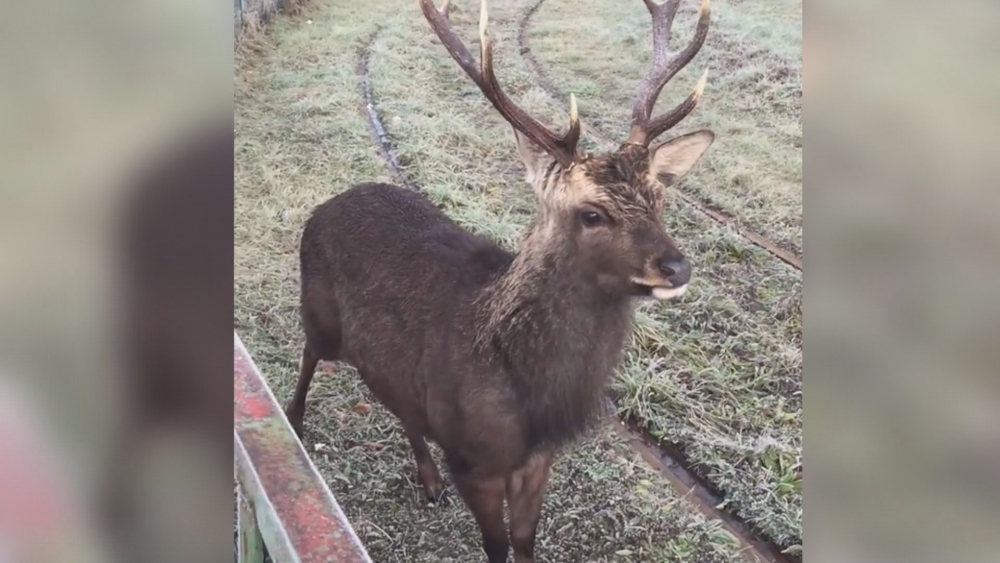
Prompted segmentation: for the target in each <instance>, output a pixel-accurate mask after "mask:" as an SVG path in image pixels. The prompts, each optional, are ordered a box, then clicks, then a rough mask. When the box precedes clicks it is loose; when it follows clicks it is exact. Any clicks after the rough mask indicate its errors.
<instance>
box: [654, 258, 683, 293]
mask: <svg viewBox="0 0 1000 563" xmlns="http://www.w3.org/2000/svg"><path fill="white" fill-rule="evenodd" d="M656 266H657V268H659V270H660V273H662V274H663V275H664V276H665V277H666V278H667V281H669V282H670V285H672V286H673V287H680V286H682V285H684V284H686V283H687V282H689V281H691V264H689V263H688V261H687V260H686V259H684V257H683V256H673V257H669V256H668V257H664V258H661V259H660V260H659V262H657V264H656Z"/></svg>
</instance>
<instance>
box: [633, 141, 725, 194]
mask: <svg viewBox="0 0 1000 563" xmlns="http://www.w3.org/2000/svg"><path fill="white" fill-rule="evenodd" d="M714 140H715V134H714V133H712V132H711V131H707V130H704V129H703V130H701V131H695V132H694V133H688V134H687V135H681V136H680V137H677V138H675V139H670V140H669V141H667V142H666V143H663V144H661V145H659V146H657V147H656V148H655V149H653V151H652V153H653V154H652V157H651V159H650V164H649V173H650V174H651V175H652V176H654V177H655V178H656V179H658V180H659V181H660V182H662V183H663V185H664V186H669V185H671V184H673V183H675V182H677V180H679V179H680V178H681V177H682V176H684V175H685V174H687V173H688V170H691V167H692V166H694V163H695V162H698V159H699V158H701V155H703V154H705V151H706V150H708V147H710V146H712V141H714Z"/></svg>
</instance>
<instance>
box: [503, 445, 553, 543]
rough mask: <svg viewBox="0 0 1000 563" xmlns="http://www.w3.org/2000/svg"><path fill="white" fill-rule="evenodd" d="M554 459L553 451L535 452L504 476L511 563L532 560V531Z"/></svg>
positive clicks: (533, 538)
mask: <svg viewBox="0 0 1000 563" xmlns="http://www.w3.org/2000/svg"><path fill="white" fill-rule="evenodd" d="M553 457H554V453H553V452H541V453H536V454H534V455H532V456H531V457H530V458H528V461H527V462H526V463H525V464H524V465H523V466H522V467H520V468H518V469H516V470H515V471H514V472H512V473H511V474H510V475H508V476H507V509H508V510H509V511H510V540H511V543H512V544H513V545H514V563H534V561H535V529H536V528H537V527H538V519H539V517H540V516H541V513H542V499H543V498H544V496H545V484H546V483H548V481H549V470H550V469H551V468H552V461H553Z"/></svg>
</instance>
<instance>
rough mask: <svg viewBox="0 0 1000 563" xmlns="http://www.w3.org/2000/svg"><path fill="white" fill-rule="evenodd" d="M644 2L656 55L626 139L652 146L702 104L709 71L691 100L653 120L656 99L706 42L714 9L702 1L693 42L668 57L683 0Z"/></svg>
mask: <svg viewBox="0 0 1000 563" xmlns="http://www.w3.org/2000/svg"><path fill="white" fill-rule="evenodd" d="M642 1H643V3H644V4H646V8H647V9H649V13H650V15H651V16H652V17H653V57H652V62H651V64H650V67H649V71H648V72H647V73H646V76H645V77H643V79H642V82H640V83H639V93H638V95H637V96H636V98H635V104H634V105H633V106H632V130H631V131H629V134H628V140H626V141H625V142H626V143H630V144H633V145H642V146H648V145H649V143H650V142H651V141H652V140H653V139H655V138H656V137H657V136H659V135H661V134H663V132H664V131H666V130H667V129H670V128H671V127H673V126H674V125H677V124H678V123H679V122H680V121H681V120H682V119H684V118H685V117H687V115H688V114H689V113H691V111H692V110H693V109H694V108H695V106H696V105H697V104H698V99H699V98H700V97H701V93H702V91H704V89H705V82H706V81H707V80H708V71H707V70H706V71H705V72H704V73H703V74H702V75H701V78H700V79H699V80H698V84H697V85H696V86H695V88H694V91H693V92H691V95H690V96H688V97H687V99H685V100H684V101H683V102H681V103H680V104H678V105H677V107H675V108H674V109H672V110H670V111H668V112H667V113H665V114H663V115H661V116H659V117H657V118H656V119H652V120H651V119H650V117H651V116H652V113H653V106H654V105H656V98H657V97H659V95H660V91H661V90H663V86H664V85H666V83H667V82H669V81H670V79H671V78H673V77H674V75H675V74H677V73H678V72H680V70H681V69H682V68H684V67H685V66H686V65H687V64H688V63H689V62H691V59H693V58H694V56H695V55H696V54H698V50H699V49H701V46H702V45H703V44H704V43H705V37H706V36H707V35H708V20H709V14H710V12H711V10H710V8H709V0H702V1H701V7H700V8H698V27H697V28H696V29H695V32H694V37H693V38H692V39H691V43H689V44H688V46H687V47H685V48H684V49H683V50H682V51H680V52H679V53H676V54H675V55H673V56H672V57H671V56H668V55H669V52H668V51H667V43H669V42H670V27H671V25H673V23H674V16H675V15H677V8H678V6H680V3H681V0H667V1H666V2H664V3H663V4H657V3H656V2H655V1H654V0H642Z"/></svg>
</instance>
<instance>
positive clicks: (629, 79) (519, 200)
mask: <svg viewBox="0 0 1000 563" xmlns="http://www.w3.org/2000/svg"><path fill="white" fill-rule="evenodd" d="M454 3H455V4H456V5H455V6H454V7H453V8H452V19H453V20H454V22H455V26H456V28H457V29H458V31H459V33H460V34H461V35H462V36H463V37H464V38H465V39H466V43H467V44H468V45H469V46H470V47H471V48H472V50H473V52H476V51H477V48H476V46H477V44H478V43H477V40H476V32H475V29H476V20H477V17H478V6H477V2H475V1H474V0H455V2H454ZM490 6H491V10H490V13H491V20H492V24H491V30H492V34H493V37H494V43H495V49H496V55H497V56H496V67H497V74H498V77H499V79H500V81H501V83H502V84H503V85H504V87H505V88H507V89H508V91H509V92H510V93H511V94H512V96H513V97H514V99H515V100H516V101H518V102H519V103H521V104H522V105H523V106H524V107H526V108H527V109H529V110H530V111H532V112H533V113H535V114H536V115H538V116H539V117H541V118H543V119H545V120H547V121H548V122H549V123H551V124H553V126H554V127H560V128H561V127H564V124H565V123H566V119H567V115H566V106H567V102H568V94H569V93H573V94H575V95H576V97H577V99H578V102H579V105H580V110H581V116H582V118H583V119H584V121H585V123H586V124H587V125H589V126H592V128H593V130H596V132H594V134H591V135H588V136H587V138H585V140H584V142H585V147H586V148H588V150H607V149H613V148H614V145H613V144H612V143H609V142H608V141H609V140H610V141H620V140H621V139H623V138H624V136H625V134H626V133H627V119H628V113H629V108H630V104H631V98H630V96H631V95H632V92H634V90H635V86H636V84H637V82H638V80H639V79H640V78H641V76H642V73H643V70H644V68H645V65H646V61H647V57H648V53H649V42H650V41H649V22H648V14H647V12H646V11H645V8H644V7H643V5H642V2H641V1H640V0H635V1H634V2H627V1H622V0H594V1H592V2H588V3H586V8H585V9H584V8H582V6H584V4H582V3H580V2H572V1H570V0H544V2H542V3H541V4H539V2H538V0H506V1H501V0H494V1H493V2H491V4H490ZM684 6H685V7H684V8H682V10H683V12H682V14H681V15H680V16H678V18H677V22H676V23H675V26H674V27H675V29H677V30H678V31H677V32H676V34H675V35H676V37H677V39H678V40H679V41H683V40H684V38H686V37H687V36H688V35H689V34H690V30H691V29H692V28H693V20H692V16H693V12H694V10H695V9H696V3H695V2H694V0H685V2H684ZM712 9H713V24H712V29H711V31H710V34H709V38H708V40H707V42H706V44H705V46H704V48H703V49H702V52H701V54H699V56H698V57H697V58H696V59H695V60H694V62H692V63H691V65H690V66H691V69H690V70H688V71H685V72H684V73H682V74H681V75H680V76H679V77H678V78H677V80H676V81H677V82H678V84H677V85H676V86H674V85H671V86H668V87H667V88H666V89H665V91H664V94H663V100H662V103H661V104H660V105H659V107H660V108H661V109H663V108H668V107H670V106H671V105H672V104H673V103H675V102H676V101H677V100H679V99H681V98H682V97H684V96H685V95H686V94H687V92H688V90H689V88H690V87H691V86H692V85H693V83H694V80H695V79H696V78H697V76H698V75H700V73H701V71H702V70H703V69H705V68H708V70H709V82H708V87H707V88H706V91H705V96H704V98H703V100H702V103H701V105H700V106H699V108H698V109H697V110H696V111H695V113H694V114H692V116H690V117H689V121H686V122H685V123H682V124H681V125H680V126H678V127H677V130H678V131H679V132H684V131H690V130H693V129H694V128H697V127H710V128H712V129H713V130H714V131H715V132H716V135H717V141H716V143H715V145H713V147H712V149H711V150H710V151H709V153H708V155H707V156H706V157H705V158H704V159H702V161H701V162H700V163H699V164H698V165H697V166H696V167H695V169H694V170H693V171H692V173H691V174H690V175H689V176H688V177H687V178H686V179H685V181H684V182H682V185H681V186H679V188H678V189H679V190H680V192H679V193H678V194H676V195H677V196H678V197H673V198H671V203H670V205H669V206H668V210H667V212H666V214H665V217H664V219H665V224H666V226H667V229H668V232H670V233H671V234H672V235H673V236H674V237H675V238H676V239H677V241H678V242H679V244H680V246H681V248H682V249H683V250H684V251H685V253H686V254H687V255H688V256H689V258H690V259H691V261H692V263H693V266H694V281H693V282H692V287H691V291H689V292H688V294H687V295H686V296H684V297H683V298H682V299H680V300H679V301H676V302H671V303H669V304H664V303H647V304H644V305H642V306H641V307H640V309H639V311H638V315H637V322H636V327H635V332H634V336H633V338H632V340H631V343H630V346H629V348H628V350H627V353H626V361H625V363H624V365H623V366H622V367H621V369H620V370H619V372H618V373H617V374H616V377H615V379H614V382H613V392H614V394H615V395H616V403H615V408H616V410H617V412H616V413H615V414H616V415H618V416H621V417H630V418H632V419H633V420H635V421H636V422H637V423H638V424H640V425H641V426H643V427H644V428H646V429H648V431H649V432H650V433H651V434H653V435H654V436H657V437H659V438H662V439H664V440H666V441H669V442H670V443H672V444H675V445H676V446H677V447H678V448H679V449H680V450H681V451H682V452H683V453H684V456H685V457H686V458H687V459H688V460H689V461H690V462H691V463H692V464H693V465H694V469H695V470H696V472H698V473H699V474H700V475H702V476H703V477H705V478H706V479H708V480H709V481H710V482H711V483H712V484H713V485H714V486H715V487H716V488H717V489H718V490H719V491H721V493H722V494H723V496H724V498H725V499H726V502H725V504H726V508H727V509H728V510H730V511H731V512H733V513H734V514H736V515H737V516H739V517H741V518H743V519H744V520H746V521H747V522H749V523H750V524H752V525H753V526H754V527H755V528H757V529H758V530H759V531H760V532H762V533H763V534H765V535H767V536H768V537H770V538H771V539H773V540H774V541H775V542H777V543H778V544H780V545H782V546H784V547H787V548H790V551H791V552H796V551H797V550H798V549H799V546H800V544H801V537H802V535H801V534H802V533H801V522H802V496H801V483H802V482H801V436H802V400H801V363H802V353H801V351H802V348H801V294H802V291H801V287H802V275H801V272H800V271H798V270H797V269H795V268H794V267H792V266H789V265H788V264H786V263H785V262H782V261H781V260H779V259H777V258H776V257H775V256H774V255H772V254H771V253H768V252H767V251H765V250H764V249H762V248H760V247H758V246H755V245H753V244H751V243H750V242H748V241H747V239H746V238H744V237H742V236H740V234H739V232H738V231H746V230H752V231H755V232H757V233H759V234H760V235H762V236H765V237H767V238H768V239H770V240H772V241H774V243H775V244H776V245H777V246H780V247H782V248H784V249H785V250H787V251H788V252H790V253H793V254H797V255H800V254H801V248H802V244H801V241H802V230H801V224H802V223H801V217H802V205H801V154H802V153H801V138H802V130H801V121H800V109H801V56H800V52H801V3H800V2H799V1H796V0H780V1H769V2H766V3H765V2H762V1H760V0H756V1H751V0H727V1H718V2H715V3H713V4H712ZM529 13H530V14H531V17H530V19H528V20H527V22H526V23H525V17H526V15H528V14H529ZM519 36H520V37H519ZM519 39H520V41H519ZM525 47H526V48H527V49H529V50H525V49H524V48H525ZM362 58H367V60H368V65H367V66H368V71H369V73H370V90H371V92H372V95H373V102H374V103H373V106H374V109H375V111H376V112H377V113H378V115H379V117H380V119H381V121H382V123H384V125H385V130H386V133H387V135H388V137H389V140H390V142H391V144H392V146H393V147H394V149H395V151H396V153H397V154H398V160H399V162H400V164H401V165H402V167H403V169H404V170H405V175H406V178H407V181H412V182H413V183H414V184H415V185H417V186H420V187H421V188H422V189H423V190H424V191H425V192H426V193H427V194H428V196H429V197H431V198H432V199H433V200H434V201H435V202H437V203H438V204H440V205H441V206H442V207H443V209H444V210H445V211H446V212H447V213H448V214H449V215H451V216H452V217H454V218H455V219H456V220H457V221H458V222H459V223H460V224H462V225H464V226H466V227H467V228H469V229H471V230H474V231H477V232H480V233H485V234H487V235H489V236H491V237H493V238H495V239H496V240H498V241H499V242H500V243H502V244H503V245H505V246H506V247H508V248H514V247H516V244H517V241H518V238H519V236H520V234H521V231H522V229H523V227H524V226H525V224H526V223H527V221H528V219H529V218H530V214H531V212H532V210H533V209H534V204H533V201H532V197H533V196H532V195H531V191H530V189H529V188H528V186H527V185H526V184H525V183H524V181H523V168H522V167H521V165H520V163H519V161H518V160H517V158H516V152H515V150H514V147H513V140H512V134H511V132H510V128H509V126H508V125H507V124H506V123H505V122H504V121H503V120H502V119H501V118H500V117H499V116H498V115H497V114H496V112H495V110H494V109H493V108H492V106H490V105H489V104H488V103H487V102H486V101H485V100H484V99H483V98H482V96H481V94H479V92H478V90H476V88H475V86H474V85H472V83H471V82H470V81H469V80H468V79H467V78H465V76H464V74H462V73H461V71H460V70H459V69H458V67H457V65H455V63H454V62H453V61H452V60H451V58H450V57H449V56H448V55H447V53H446V52H445V50H444V48H443V47H442V46H441V45H440V44H439V43H438V41H437V40H436V38H435V37H434V35H433V33H432V32H431V31H430V29H429V26H428V25H427V23H426V21H425V20H424V19H423V17H422V15H421V14H420V11H419V8H418V6H417V2H416V1H415V0H413V1H409V0H407V1H405V2H402V1H399V0H372V1H370V2H366V3H365V4H364V6H363V7H362V6H361V5H360V3H355V2H334V1H330V0H319V1H318V2H317V3H316V4H314V5H312V6H310V7H308V8H306V9H304V10H303V11H302V12H301V13H300V14H297V15H294V16H280V17H278V18H277V19H275V20H274V21H273V22H272V25H271V26H270V28H269V29H268V31H267V33H266V34H265V35H263V36H261V37H258V38H256V39H255V40H253V41H250V42H247V43H246V44H244V45H242V46H241V48H240V52H239V53H238V54H237V65H236V66H237V69H236V77H235V87H236V116H235V118H236V147H235V149H236V160H235V179H236V200H235V206H236V225H235V245H236V247H235V265H234V277H235V288H234V292H235V296H236V297H235V300H236V302H235V310H236V318H235V326H236V330H237V332H238V333H239V334H240V336H241V338H243V340H244V342H245V343H246V345H247V348H248V349H249V350H250V352H251V354H253V356H254V358H255V360H256V361H257V362H258V365H259V366H260V368H261V370H262V371H263V373H264V374H265V375H266V377H267V378H268V380H269V383H270V385H271V386H272V388H273V389H274V390H275V393H276V395H277V396H278V398H279V400H281V401H285V400H287V399H288V398H289V397H290V394H291V390H292V387H293V385H294V380H295V377H296V374H297V366H298V360H299V353H300V351H301V345H302V334H301V330H300V327H299V320H298V313H297V299H298V241H299V236H300V233H301V229H302V225H303V223H304V222H305V219H306V218H307V216H308V214H309V213H310V212H311V210H312V209H313V207H314V206H315V205H317V204H319V203H321V202H322V201H324V200H326V199H327V198H329V197H330V196H332V195H333V194H336V193H338V192H340V191H343V190H345V189H347V188H348V187H350V186H351V185H352V184H355V183H358V182H365V181H395V182H402V181H403V178H400V177H396V176H394V174H393V172H392V171H391V170H390V168H389V167H388V166H387V165H386V163H385V161H384V160H383V159H382V157H381V156H380V154H379V152H378V150H377V148H376V147H377V144H376V143H375V142H373V140H372V138H371V135H370V133H369V129H368V125H367V122H366V109H365V107H364V104H363V103H362V102H361V100H362V99H363V96H362V87H361V81H360V80H359V76H358V68H359V61H360V60H361V59H362ZM681 195H685V196H686V197H679V196H681ZM692 201H694V202H696V203H698V204H700V205H701V206H702V207H707V208H710V209H714V210H717V211H718V212H719V213H722V214H725V215H727V216H729V217H730V218H731V219H732V222H733V224H732V226H725V225H720V224H719V223H718V222H716V221H714V220H712V219H710V218H709V217H708V216H707V215H706V214H705V213H704V212H703V211H701V210H700V209H699V207H698V206H697V205H692V203H691V202H692ZM324 369H326V370H327V372H328V373H325V374H324V375H321V376H318V377H317V380H316V382H315V383H314V387H313V391H312V392H311V395H310V400H309V403H308V409H309V410H308V412H307V415H306V439H305V443H306V446H307V448H309V449H310V450H311V451H312V453H313V456H314V459H315V461H316V463H317V466H318V467H319V469H320V471H321V472H322V473H323V475H324V476H325V477H326V478H327V481H328V482H329V484H330V486H331V488H332V489H333V492H334V494H335V495H336V496H337V499H338V500H339V501H340V502H341V503H342V504H343V506H344V509H345V512H346V513H347V514H348V516H349V518H350V519H351V520H352V522H354V523H355V524H356V526H357V528H358V531H359V534H360V535H361V537H362V539H363V540H364V541H365V543H366V545H367V546H368V547H369V549H370V550H371V552H372V555H373V558H374V559H375V560H376V561H380V562H381V561H428V562H429V561H455V562H460V561H461V562H465V561H476V560H479V559H477V558H479V557H481V556H480V555H479V554H480V553H481V552H480V551H479V539H478V533H476V531H475V524H474V521H473V519H472V517H471V515H470V514H469V513H468V511H467V510H465V509H464V507H463V506H462V505H461V503H460V502H452V503H450V504H447V505H445V506H434V507H428V506H426V505H424V504H423V503H421V502H420V501H419V491H418V489H417V486H416V484H415V482H414V475H413V472H414V467H413V462H412V459H411V457H410V453H409V450H408V448H407V446H406V440H405V439H404V438H403V435H402V432H401V430H400V428H399V426H398V424H397V423H396V422H395V420H394V419H393V418H392V417H391V416H390V415H389V414H388V413H387V412H385V411H384V410H383V409H381V408H380V407H379V406H378V405H377V404H376V403H374V400H373V399H372V397H371V396H370V394H369V393H368V392H367V391H366V390H365V389H364V387H363V386H362V385H361V384H360V382H359V381H358V380H357V378H356V376H355V375H354V374H353V372H352V371H351V370H350V369H345V368H336V369H335V367H334V366H327V367H326V368H324ZM358 403H364V404H373V405H374V409H373V410H372V411H371V412H369V413H364V412H358V410H361V411H364V410H366V409H357V410H356V409H355V405H357V404H358ZM538 541H539V545H538V555H539V559H540V560H541V561H581V562H586V561H644V562H649V561H655V562H659V561H678V562H711V561H730V560H739V559H741V556H740V555H739V554H738V545H737V544H736V542H735V540H734V539H733V538H732V537H731V536H729V535H728V534H727V533H726V532H725V531H723V530H722V529H721V528H720V527H719V525H718V524H717V523H715V522H712V521H707V520H705V519H704V518H703V517H702V516H701V515H700V514H699V513H698V512H697V511H696V510H695V509H694V508H693V506H692V505H691V504H689V503H688V502H687V501H686V500H684V499H683V498H680V497H679V496H678V495H677V493H675V492H674V490H673V489H671V488H670V486H669V485H668V484H667V482H666V481H665V480H664V479H662V478H661V477H660V476H659V475H658V474H657V473H656V472H654V471H653V470H652V469H650V468H649V467H648V466H647V465H646V463H645V462H644V461H643V460H642V459H641V458H639V457H638V456H637V455H636V454H635V453H634V452H633V451H632V450H631V449H630V448H629V446H628V445H627V444H626V443H625V442H624V441H623V440H622V439H621V438H619V437H618V436H617V434H615V433H614V432H611V431H610V430H609V429H608V428H607V426H605V427H602V428H601V429H599V430H597V431H595V433H593V434H592V435H591V436H589V437H588V439H586V440H584V441H583V442H582V443H579V444H577V445H575V446H573V447H572V448H570V449H569V450H568V451H567V452H566V453H565V454H564V455H563V457H562V458H561V459H560V461H559V462H558V463H557V465H556V468H555V473H554V477H553V483H552V486H551V489H550V492H549V494H548V495H547V497H546V505H545V512H544V516H543V523H542V525H541V527H540V529H539V540H538Z"/></svg>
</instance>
